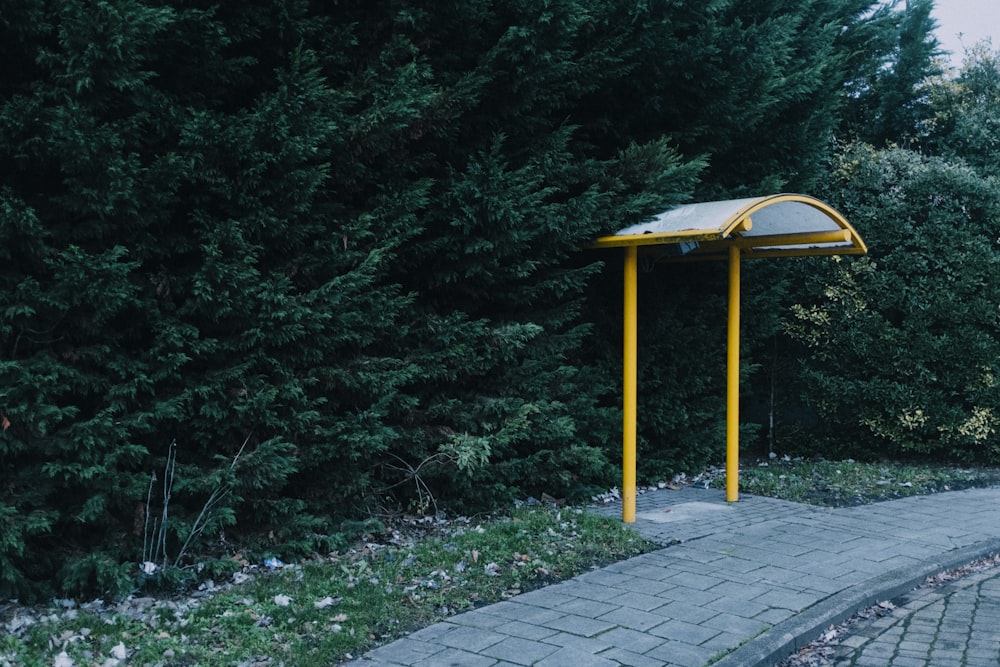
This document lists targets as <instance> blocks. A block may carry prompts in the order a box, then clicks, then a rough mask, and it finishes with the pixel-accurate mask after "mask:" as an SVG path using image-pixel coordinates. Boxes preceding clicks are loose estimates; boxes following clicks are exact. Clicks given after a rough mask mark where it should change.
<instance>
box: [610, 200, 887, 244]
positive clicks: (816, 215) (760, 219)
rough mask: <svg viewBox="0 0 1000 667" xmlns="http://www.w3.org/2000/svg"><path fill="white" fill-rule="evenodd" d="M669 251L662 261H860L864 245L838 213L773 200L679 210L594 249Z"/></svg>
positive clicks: (812, 203)
mask: <svg viewBox="0 0 1000 667" xmlns="http://www.w3.org/2000/svg"><path fill="white" fill-rule="evenodd" d="M651 245H657V246H675V247H674V248H672V249H670V248H667V249H665V256H664V258H670V257H684V258H685V259H713V258H717V259H725V258H726V257H727V256H728V248H729V247H730V246H734V245H735V246H737V247H739V248H740V250H741V253H740V254H741V255H742V256H743V257H744V258H752V257H784V256H791V257H794V256H803V255H863V254H864V253H866V252H867V248H866V247H865V244H864V241H862V240H861V237H860V236H859V235H858V233H857V231H855V229H854V228H853V227H852V226H851V225H850V223H849V222H847V220H845V219H844V216H842V215H841V214H840V213H838V212H837V211H835V210H834V209H833V208H831V207H830V206H828V205H827V204H824V203H823V202H822V201H820V200H819V199H816V198H815V197H809V196H807V195H799V194H777V195H769V196H766V197H752V198H748V199H731V200H728V201H713V202H703V203H699V204H685V205H683V206H678V207H676V208H673V209H670V210H669V211H665V212H663V213H660V214H659V215H657V216H655V217H654V218H653V219H652V220H648V221H646V222H641V223H639V224H635V225H630V226H628V227H625V228H624V229H621V230H619V231H617V232H615V233H614V234H611V235H608V236H602V237H600V238H598V239H597V240H596V241H595V242H594V247H598V248H613V247H627V246H651Z"/></svg>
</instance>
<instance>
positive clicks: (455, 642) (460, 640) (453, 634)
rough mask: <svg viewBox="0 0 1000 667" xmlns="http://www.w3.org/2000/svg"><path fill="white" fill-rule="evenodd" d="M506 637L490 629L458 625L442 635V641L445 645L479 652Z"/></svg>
mask: <svg viewBox="0 0 1000 667" xmlns="http://www.w3.org/2000/svg"><path fill="white" fill-rule="evenodd" d="M503 639H504V635H502V634H500V633H498V632H492V631H490V630H482V629H480V628H470V627H463V626H456V627H454V628H452V629H451V630H449V631H448V632H446V633H444V634H442V635H441V637H440V639H439V640H438V641H440V642H441V643H442V644H444V645H445V646H450V647H452V648H460V649H463V650H465V651H473V652H479V651H482V650H483V649H484V648H487V647H488V646H492V645H493V644H496V643H497V642H500V641H502V640H503Z"/></svg>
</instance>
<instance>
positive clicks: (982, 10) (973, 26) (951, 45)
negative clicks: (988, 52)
mask: <svg viewBox="0 0 1000 667" xmlns="http://www.w3.org/2000/svg"><path fill="white" fill-rule="evenodd" d="M931 16H933V17H934V18H935V19H936V20H937V24H938V27H937V31H936V32H935V36H936V37H937V39H938V41H939V42H940V43H941V47H942V48H943V49H944V50H945V51H950V52H951V56H950V60H951V64H952V66H954V67H959V66H961V64H962V57H963V55H964V53H965V48H967V47H972V46H974V45H975V44H976V43H977V42H980V41H982V40H984V39H987V38H990V39H991V41H992V44H993V46H992V48H993V50H997V49H998V48H1000V41H998V40H1000V0H935V2H934V10H933V11H932V12H931Z"/></svg>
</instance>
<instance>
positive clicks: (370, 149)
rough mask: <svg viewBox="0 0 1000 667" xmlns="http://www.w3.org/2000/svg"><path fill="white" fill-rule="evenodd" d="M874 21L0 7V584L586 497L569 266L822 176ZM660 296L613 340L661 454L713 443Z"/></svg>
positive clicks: (586, 268)
mask: <svg viewBox="0 0 1000 667" xmlns="http://www.w3.org/2000/svg"><path fill="white" fill-rule="evenodd" d="M871 6H872V3H871V2H864V1H862V0H840V1H838V2H820V1H818V0H817V1H815V2H773V3H764V4H761V3H760V2H751V1H750V0H717V1H713V2H707V3H706V2H697V3H696V2H681V3H678V2H660V1H650V2H639V3H636V2H634V0H632V1H626V0H600V1H598V2H584V1H583V0H552V1H550V2H534V1H529V0H510V1H504V2H496V1H491V0H469V1H463V2H457V1H454V2H452V1H449V2H439V3H418V2H407V1H400V0H378V1H375V2H370V1H365V2H360V1H356V0H355V1H342V2H333V3H320V4H316V3H308V2H304V1H303V2H298V1H295V2H279V1H277V0H274V1H270V0H251V1H249V2H241V3H224V4H221V5H220V4H211V3H205V2H201V1H200V0H176V1H173V2H170V3H166V4H161V3H150V2H146V1H144V0H107V1H104V2H99V3H96V4H95V3H91V2H84V1H83V0H60V1H59V2H52V3H47V4H41V3H36V2H32V1H31V0H13V1H12V2H8V3H7V4H6V5H5V7H4V11H3V12H0V92H2V95H0V150H2V151H3V153H4V155H6V156H9V157H8V159H7V160H6V161H5V162H4V164H3V165H0V238H2V239H3V241H2V243H0V282H2V289H0V313H2V319H0V387H2V389H0V420H2V425H3V430H2V432H0V474H2V485H0V526H2V528H3V530H2V531H0V592H2V593H3V594H5V595H6V594H13V593H18V592H20V593H25V592H26V591H29V590H30V589H31V588H32V587H33V586H36V585H37V586H40V587H44V585H45V584H47V583H50V582H52V581H53V579H54V578H55V577H54V574H53V573H54V572H55V571H56V570H58V569H59V568H62V570H61V574H60V575H59V579H60V580H59V582H58V585H60V586H61V587H62V588H63V589H64V590H69V591H72V590H79V589H83V588H88V589H95V588H96V589H102V590H105V591H113V590H120V589H121V588H122V587H125V586H128V585H130V582H131V579H132V578H133V577H134V576H135V575H136V574H137V572H138V570H137V567H136V563H137V562H139V561H141V560H151V561H155V562H156V563H158V564H160V565H170V564H175V563H178V562H180V563H183V562H184V558H182V550H183V548H184V545H185V544H189V539H191V538H193V537H196V536H197V535H199V534H200V535H201V536H203V537H205V538H206V540H207V539H208V537H209V536H211V540H212V542H213V545H214V547H217V548H222V549H224V548H226V547H227V546H228V545H229V544H230V543H233V542H239V543H241V544H243V545H246V544H253V542H252V541H251V540H250V538H251V537H252V536H266V537H265V538H263V539H264V542H257V543H256V544H257V545H258V547H262V548H267V549H270V550H276V551H281V552H283V553H296V552H300V551H304V550H307V549H312V548H315V547H317V546H322V543H323V542H324V540H329V539H333V538H331V537H329V536H330V535H331V534H332V533H334V532H335V531H336V527H337V525H338V523H339V521H340V520H341V519H342V518H345V517H349V516H357V515H358V514H361V513H364V512H371V511H378V510H379V509H382V508H388V509H391V510H397V509H399V508H413V509H421V510H423V509H428V508H429V507H433V504H434V503H435V502H438V501H444V500H446V499H447V500H449V501H450V502H453V503H461V504H463V507H464V508H466V509H468V508H471V507H473V506H474V505H475V504H476V503H484V502H486V501H489V500H492V499H495V498H497V497H504V496H510V495H513V494H523V493H540V492H542V491H546V492H548V493H551V494H553V495H557V496H562V495H568V494H571V493H573V492H576V493H578V494H579V493H582V492H584V491H585V490H586V488H587V484H597V483H602V484H605V483H608V481H609V476H608V474H607V473H608V470H609V464H610V463H612V462H614V460H615V457H616V455H617V454H616V453H615V452H616V451H617V438H614V439H613V441H612V442H611V443H609V442H608V440H609V437H610V436H611V435H613V434H614V433H615V432H616V431H617V421H616V418H615V417H614V415H615V413H616V411H617V409H618V408H617V401H618V391H617V386H616V384H617V382H618V379H617V378H618V374H619V372H618V366H617V362H616V358H617V345H618V343H617V341H618V340H619V338H618V336H619V333H618V329H617V324H616V323H614V321H613V320H609V319H607V318H608V317H610V313H613V309H612V308H611V307H610V306H608V305H607V304H608V303H617V302H618V295H617V290H618V280H619V278H618V275H619V268H618V265H617V258H615V263H614V266H612V267H611V268H609V269H608V271H609V273H607V274H604V273H601V270H602V268H601V265H600V264H599V261H600V260H602V259H604V257H602V256H601V255H600V254H598V253H584V252H581V248H582V247H583V246H584V245H585V244H586V243H587V242H588V241H590V240H591V239H593V238H594V236H596V235H597V234H599V233H601V232H605V231H610V230H613V229H615V228H618V227H620V226H622V225H623V224H627V223H629V222H632V221H635V220H638V219H640V218H642V217H643V216H646V215H648V214H650V213H653V212H656V211H659V210H663V209H666V208H668V207H670V206H672V205H674V204H677V203H681V202H684V201H688V200H690V199H691V198H693V197H695V196H699V197H709V196H728V195H730V194H734V193H742V192H751V191H752V192H754V193H757V192H759V191H761V190H771V189H777V188H783V187H801V186H805V185H807V184H808V183H810V182H812V181H813V180H815V178H816V177H817V174H819V173H820V167H821V164H820V163H821V160H820V158H821V157H823V156H824V155H825V151H826V150H827V147H828V145H829V143H830V138H831V137H830V133H831V131H832V129H833V128H834V127H836V125H837V122H838V118H837V115H838V113H839V109H840V102H839V101H838V94H839V93H838V91H840V90H842V89H843V88H844V86H845V82H847V81H849V80H851V79H852V77H856V76H858V72H860V71H865V67H867V64H866V63H867V61H866V56H864V55H863V53H864V52H863V51H859V50H858V48H857V47H858V43H859V40H861V41H863V40H864V39H865V36H866V35H870V34H871V32H872V31H873V30H875V28H873V26H876V25H878V24H877V21H876V19H874V18H872V17H870V16H868V15H867V14H866V12H867V10H868V9H869V8H870V7H871ZM869 69H870V68H869ZM706 165H708V167H707V170H706ZM699 179H701V180H700V181H699ZM656 275H657V276H658V277H656V278H651V279H650V280H649V281H647V282H646V287H644V289H646V290H649V295H650V298H660V295H662V294H666V293H676V294H677V299H676V300H674V301H673V303H674V304H679V303H684V302H688V303H694V302H696V301H698V302H700V301H701V296H699V294H698V292H696V291H691V290H693V289H696V288H697V285H696V283H697V281H699V280H702V279H704V280H711V277H710V276H711V273H709V274H697V275H698V276H700V277H697V278H692V277H691V276H685V277H683V278H678V277H676V276H674V277H671V278H670V279H667V277H666V276H665V274H656ZM588 286H589V287H590V289H591V291H590V292H589V293H587V292H585V290H586V289H587V288H588ZM605 289H607V290H610V291H611V293H612V294H613V295H614V296H612V297H611V298H610V299H604V298H603V295H602V290H605ZM585 294H589V296H590V297H591V301H590V302H589V304H586V303H585V302H584V300H583V299H584V296H585ZM674 308H676V310H674ZM682 312H683V311H682V310H681V309H680V308H679V307H678V306H676V305H673V306H671V307H669V308H664V309H662V310H660V311H659V312H658V313H656V314H655V316H654V317H653V318H652V319H651V320H649V321H647V322H646V324H644V326H645V327H646V333H645V335H646V336H648V337H649V339H650V340H654V341H657V340H659V341H669V343H668V344H666V345H661V346H660V347H659V348H658V347H657V345H653V346H652V347H651V348H650V349H649V353H648V355H647V356H646V357H645V359H646V363H647V371H648V372H650V373H652V377H654V378H655V381H654V382H653V383H651V384H650V386H651V387H662V388H663V389H664V393H663V394H662V395H657V396H653V397H651V398H649V399H648V401H649V403H648V405H647V406H646V408H647V409H648V411H649V414H650V415H653V418H651V419H650V421H649V422H648V424H649V426H648V430H647V432H646V433H645V434H644V442H646V443H648V444H656V443H662V442H663V441H664V440H666V439H670V441H671V442H672V443H674V444H672V445H671V446H670V447H668V448H666V449H664V451H665V452H667V453H666V454H664V455H662V456H661V457H660V458H659V459H656V466H657V467H658V468H659V470H660V471H661V472H662V471H666V470H667V469H669V468H678V467H681V466H693V465H697V464H698V463H699V462H703V461H704V460H706V459H707V458H708V457H710V456H712V455H714V452H715V451H716V449H717V446H716V444H715V441H714V440H703V441H701V442H702V444H700V445H699V446H698V447H694V446H692V443H695V442H696V439H695V438H693V437H691V436H692V434H696V433H703V432H706V431H707V430H710V429H711V428H712V427H711V424H712V423H714V421H713V415H712V410H711V408H709V407H708V404H707V403H705V402H704V401H702V400H701V399H700V397H701V396H702V395H707V394H708V393H713V395H714V391H715V387H714V386H713V385H714V384H715V383H716V382H717V380H716V377H717V376H716V375H714V374H712V373H710V372H708V369H710V366H711V364H702V365H701V366H699V365H698V364H697V356H699V355H700V352H701V350H700V348H697V347H686V346H684V341H695V342H697V343H698V345H707V344H709V342H708V341H709V339H708V338H706V336H704V335H703V334H704V331H705V330H706V327H708V326H710V325H711V323H710V322H705V323H702V322H699V321H698V320H693V321H689V322H688V325H687V327H688V328H687V330H686V333H685V334H684V336H676V335H673V334H674V333H675V332H676V327H677V324H676V323H677V322H678V320H679V317H680V316H681V314H682ZM664 332H666V333H668V334H670V335H668V336H662V335H661V334H662V333H664ZM671 336H672V337H671ZM680 349H683V350H684V351H685V352H686V353H689V352H691V351H692V350H697V352H698V354H697V355H695V356H692V357H690V358H688V360H687V361H685V364H690V367H689V368H690V372H689V369H688V368H686V367H685V365H684V364H679V363H676V358H677V355H678V353H677V350H680ZM711 356H712V358H716V355H714V354H712V355H711ZM664 362H666V363H664ZM657 368H659V369H667V370H665V371H664V372H663V374H662V375H661V374H659V373H653V370H654V369H657ZM696 368H702V369H705V370H704V371H702V373H703V375H701V376H699V377H697V378H695V379H690V378H691V377H692V375H693V374H695V373H697V372H698V371H697V370H696ZM719 377H721V376H719ZM672 391H679V392H680V391H683V392H686V393H683V394H681V395H680V396H671V395H669V394H668V393H667V392H672ZM679 398H680V399H683V398H690V399H691V405H692V406H694V407H690V408H687V407H686V408H685V410H687V412H686V413H685V414H679V413H678V406H679V405H680V401H679ZM678 428H679V429H680V430H681V431H682V432H683V437H674V436H676V435H677V433H676V431H677V429H678ZM154 474H155V475H156V476H157V478H156V484H154V485H151V484H150V481H151V479H152V476H153V475H154ZM164 478H166V479H164ZM206 506H208V507H210V508H211V509H212V511H211V512H210V513H208V515H207V522H206V521H205V518H206V516H205V515H202V518H201V520H199V515H200V514H201V510H202V509H203V508H204V507H206ZM164 522H165V525H164ZM151 536H152V537H156V538H157V539H151ZM307 536H310V537H307ZM220 540H221V541H220ZM203 547H205V548H206V549H207V547H208V545H207V544H203ZM186 553H187V554H188V555H190V551H187V552H186ZM84 554H86V555H84Z"/></svg>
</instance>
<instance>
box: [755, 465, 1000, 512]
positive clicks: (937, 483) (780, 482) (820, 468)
mask: <svg viewBox="0 0 1000 667" xmlns="http://www.w3.org/2000/svg"><path fill="white" fill-rule="evenodd" d="M995 484H1000V470H997V469H996V468H956V467H947V466H932V465H907V464H896V463H863V462H858V461H851V460H848V461H819V462H810V461H804V460H792V461H787V460H786V461H782V460H780V459H779V460H776V461H770V462H766V463H759V464H757V465H752V464H751V465H748V466H745V467H744V468H743V469H742V470H741V471H740V489H741V491H743V492H745V493H750V494H757V495H761V496H769V497H772V498H781V499H783V500H792V501H795V502H804V503H810V504H814V505H825V506H830V507H844V506H850V505H864V504H868V503H873V502H879V501H883V500H892V499H895V498H904V497H907V496H915V495H927V494H931V493H940V492H942V491H955V490H958V489H965V488H970V487H977V486H979V487H981V486H990V485H995Z"/></svg>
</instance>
